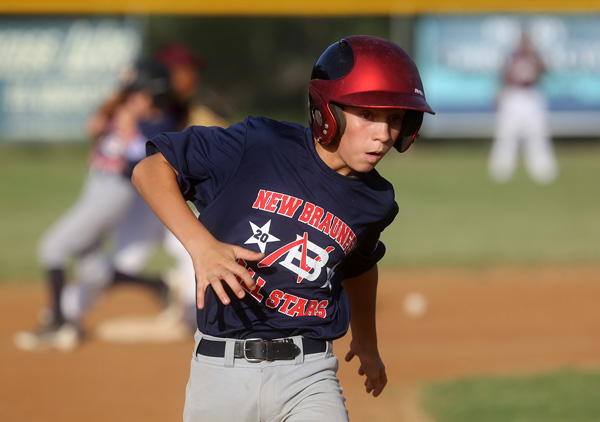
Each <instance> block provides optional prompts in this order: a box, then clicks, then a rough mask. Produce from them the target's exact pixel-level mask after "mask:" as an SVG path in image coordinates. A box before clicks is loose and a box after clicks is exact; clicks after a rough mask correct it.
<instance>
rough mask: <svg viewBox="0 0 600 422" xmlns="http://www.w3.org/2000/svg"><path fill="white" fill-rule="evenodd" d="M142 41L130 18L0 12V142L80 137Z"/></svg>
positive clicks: (134, 56)
mask: <svg viewBox="0 0 600 422" xmlns="http://www.w3.org/2000/svg"><path fill="white" fill-rule="evenodd" d="M141 45H142V37H141V31H140V29H139V25H138V24H137V22H136V20H132V19H124V18H116V19H113V18H104V17H103V18H14V17H13V18H0V57H1V59H0V142H1V141H40V140H41V141H71V140H82V139H85V129H84V128H85V122H86V119H87V118H88V117H89V115H90V113H91V112H92V111H93V110H94V109H95V107H97V106H98V104H99V103H100V102H101V101H102V100H103V99H105V98H106V97H107V96H108V95H110V93H111V92H112V90H113V89H114V88H115V87H116V85H117V83H118V77H119V74H120V72H121V71H122V70H123V68H124V67H125V66H126V65H128V64H130V63H132V62H133V61H134V60H135V59H136V58H137V57H138V56H139V54H140V51H141Z"/></svg>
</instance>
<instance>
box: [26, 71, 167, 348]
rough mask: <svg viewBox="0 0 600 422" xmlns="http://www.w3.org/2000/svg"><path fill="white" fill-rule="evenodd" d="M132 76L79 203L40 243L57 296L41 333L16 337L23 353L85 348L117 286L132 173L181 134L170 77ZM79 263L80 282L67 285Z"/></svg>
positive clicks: (52, 290)
mask: <svg viewBox="0 0 600 422" xmlns="http://www.w3.org/2000/svg"><path fill="white" fill-rule="evenodd" d="M132 70H133V72H132V74H131V75H130V76H131V77H130V78H128V79H126V80H125V81H124V85H123V87H122V95H121V99H120V102H119V104H118V105H116V108H115V110H114V114H113V116H112V117H111V120H110V122H109V123H108V124H107V129H106V131H105V132H104V133H103V134H101V135H100V136H99V137H98V140H97V141H96V142H95V144H94V148H93V150H92V153H91V154H90V170H89V172H88V174H87V177H86V181H85V183H84V186H83V188H82V191H81V194H80V196H79V198H78V200H77V202H76V203H75V204H74V205H73V206H72V207H71V208H70V209H69V210H68V212H67V213H65V214H64V215H63V216H62V218H60V219H59V220H58V221H57V222H56V223H55V224H54V225H53V226H52V227H51V228H50V229H49V230H48V231H47V232H46V233H45V234H44V236H43V237H42V239H41V241H40V245H39V259H40V263H41V265H42V266H43V267H44V269H45V272H46V274H47V283H48V288H49V291H50V303H49V315H48V318H46V319H45V321H44V323H43V326H42V327H41V328H40V329H39V330H36V331H31V332H29V331H26V332H20V333H17V334H16V336H15V343H16V345H17V347H19V348H21V349H27V350H36V349H44V348H57V349H62V350H68V349H72V348H73V347H75V346H76V345H77V344H78V342H79V340H80V336H81V330H80V328H81V327H80V322H81V320H82V318H83V317H84V316H85V314H86V312H87V311H88V310H89V308H90V306H91V305H92V304H93V302H95V301H96V300H97V298H98V295H99V294H100V293H101V292H102V291H103V290H104V289H106V288H107V287H108V286H109V285H110V283H111V282H112V279H113V272H114V269H113V264H112V263H111V262H109V261H110V260H109V258H108V256H107V254H106V252H107V251H106V250H105V247H104V240H105V239H106V238H107V237H108V235H109V234H110V233H111V232H112V231H114V230H115V228H116V227H117V226H118V225H119V224H120V223H121V222H122V221H123V219H124V218H125V216H126V215H127V213H128V212H129V210H130V209H131V208H132V207H133V205H134V204H135V203H136V198H138V197H139V194H138V193H137V191H136V190H135V188H134V187H133V185H132V184H131V172H132V170H133V166H134V165H135V163H137V162H138V161H139V160H141V159H142V158H143V157H145V143H146V141H147V140H148V139H149V138H150V137H153V136H155V135H156V134H158V133H161V132H164V131H169V130H176V128H177V127H178V126H177V124H176V122H175V119H174V117H173V116H172V115H171V114H170V113H169V112H168V110H169V109H170V104H171V101H172V88H171V82H170V77H169V74H168V72H167V70H166V69H165V68H164V67H162V66H160V65H158V64H156V63H152V62H141V63H138V64H137V65H136V66H135V67H134V68H133V69H132ZM150 134H151V136H150ZM149 214H150V216H152V217H154V218H156V217H155V216H153V215H152V213H151V212H150V211H149ZM139 218H140V217H139V215H138V219H139ZM159 223H160V222H159ZM161 229H162V230H164V228H161ZM134 241H135V239H130V241H129V243H133V242H134ZM115 243H116V244H117V246H116V249H117V251H118V250H119V249H120V248H125V247H126V244H125V243H124V242H119V241H118V240H117V242H115ZM72 262H74V264H75V265H74V267H75V268H74V270H75V277H74V280H71V282H69V283H68V282H67V281H69V277H68V269H69V268H70V265H71V263H72Z"/></svg>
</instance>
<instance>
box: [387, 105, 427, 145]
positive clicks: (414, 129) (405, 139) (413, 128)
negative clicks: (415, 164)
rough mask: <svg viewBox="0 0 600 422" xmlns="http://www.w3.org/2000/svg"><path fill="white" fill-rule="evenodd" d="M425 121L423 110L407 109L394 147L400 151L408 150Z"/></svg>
mask: <svg viewBox="0 0 600 422" xmlns="http://www.w3.org/2000/svg"><path fill="white" fill-rule="evenodd" d="M422 123H423V112H422V111H416V110H407V111H406V114H405V115H404V119H403V122H402V129H401V130H400V135H398V139H396V142H395V143H394V148H396V149H397V150H398V151H399V152H404V151H406V150H407V149H408V148H409V147H410V146H411V145H412V143H413V142H414V140H415V138H416V137H417V134H418V133H419V129H420V128H421V124H422Z"/></svg>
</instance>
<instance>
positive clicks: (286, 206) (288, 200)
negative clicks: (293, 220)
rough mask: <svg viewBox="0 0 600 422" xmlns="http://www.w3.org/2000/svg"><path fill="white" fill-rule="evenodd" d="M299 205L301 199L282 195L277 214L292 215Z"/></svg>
mask: <svg viewBox="0 0 600 422" xmlns="http://www.w3.org/2000/svg"><path fill="white" fill-rule="evenodd" d="M300 205H302V199H299V198H294V197H293V196H289V195H284V196H283V199H282V200H281V205H280V206H279V211H277V214H281V215H285V216H286V217H293V215H294V214H295V213H296V210H298V208H299V207H300Z"/></svg>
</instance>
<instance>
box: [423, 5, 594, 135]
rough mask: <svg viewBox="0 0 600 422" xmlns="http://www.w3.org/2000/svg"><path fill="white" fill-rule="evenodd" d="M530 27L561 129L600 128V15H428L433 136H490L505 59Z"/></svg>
mask: <svg viewBox="0 0 600 422" xmlns="http://www.w3.org/2000/svg"><path fill="white" fill-rule="evenodd" d="M522 30H526V31H527V32H528V33H529V34H530V35H531V37H532V40H533V43H534V45H535V47H536V49H537V50H538V52H539V53H540V55H541V57H542V59H543V60H544V62H545V65H546V67H547V73H546V74H545V75H544V76H543V78H542V81H541V87H542V89H543V92H544V94H545V95H546V97H547V99H548V102H549V106H550V111H551V130H552V133H553V134H554V135H564V136H578V135H581V136H590V135H592V136H593V135H598V134H600V119H599V118H598V116H600V16H599V15H585V16H583V15H466V16H448V15H444V16H424V17H422V18H419V19H418V21H417V24H416V28H415V61H416V62H417V64H418V66H419V70H420V72H421V76H422V79H423V84H424V86H425V89H426V95H427V100H428V102H429V103H430V104H431V106H432V107H433V109H434V110H435V111H436V112H438V115H437V116H435V117H434V118H430V119H426V121H425V123H424V126H423V133H424V134H427V135H431V136H441V137H446V136H447V137H453V136H489V135H490V134H491V133H492V126H493V113H494V102H495V99H496V96H497V94H498V91H499V88H500V83H501V80H500V73H501V68H502V66H503V64H504V61H505V59H506V58H507V56H508V55H509V54H510V53H511V51H512V50H513V48H514V47H515V45H516V43H517V41H518V40H519V37H520V34H521V31H522Z"/></svg>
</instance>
